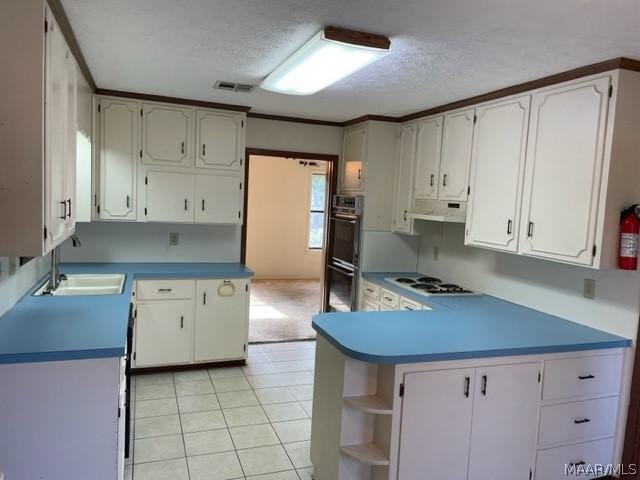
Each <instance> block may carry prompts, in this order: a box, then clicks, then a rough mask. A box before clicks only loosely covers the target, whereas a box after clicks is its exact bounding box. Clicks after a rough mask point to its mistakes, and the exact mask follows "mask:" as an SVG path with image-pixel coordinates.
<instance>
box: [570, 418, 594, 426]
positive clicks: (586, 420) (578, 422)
mask: <svg viewBox="0 0 640 480" xmlns="http://www.w3.org/2000/svg"><path fill="white" fill-rule="evenodd" d="M590 421H591V419H590V418H583V419H582V420H574V421H573V423H575V424H576V425H580V424H581V423H589V422H590Z"/></svg>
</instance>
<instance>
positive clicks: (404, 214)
mask: <svg viewBox="0 0 640 480" xmlns="http://www.w3.org/2000/svg"><path fill="white" fill-rule="evenodd" d="M402 218H403V220H404V221H405V222H406V221H407V211H406V210H405V211H404V213H403V214H402Z"/></svg>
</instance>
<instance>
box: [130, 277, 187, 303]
mask: <svg viewBox="0 0 640 480" xmlns="http://www.w3.org/2000/svg"><path fill="white" fill-rule="evenodd" d="M195 288H196V285H195V281H194V280H140V281H138V285H137V288H136V293H137V295H138V300H175V299H190V298H193V297H194V295H195Z"/></svg>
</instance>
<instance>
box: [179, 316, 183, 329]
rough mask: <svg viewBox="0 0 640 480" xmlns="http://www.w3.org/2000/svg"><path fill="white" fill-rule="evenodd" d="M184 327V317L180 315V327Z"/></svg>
mask: <svg viewBox="0 0 640 480" xmlns="http://www.w3.org/2000/svg"><path fill="white" fill-rule="evenodd" d="M183 328H184V317H183V316H181V317H180V329H181V330H182V329H183Z"/></svg>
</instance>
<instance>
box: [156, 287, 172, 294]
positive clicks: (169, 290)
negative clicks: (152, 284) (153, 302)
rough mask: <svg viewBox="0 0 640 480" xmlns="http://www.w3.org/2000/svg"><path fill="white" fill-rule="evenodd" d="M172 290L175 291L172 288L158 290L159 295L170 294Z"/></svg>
mask: <svg viewBox="0 0 640 480" xmlns="http://www.w3.org/2000/svg"><path fill="white" fill-rule="evenodd" d="M172 290H173V289H171V288H159V289H158V292H159V293H169V292H171V291H172Z"/></svg>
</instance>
